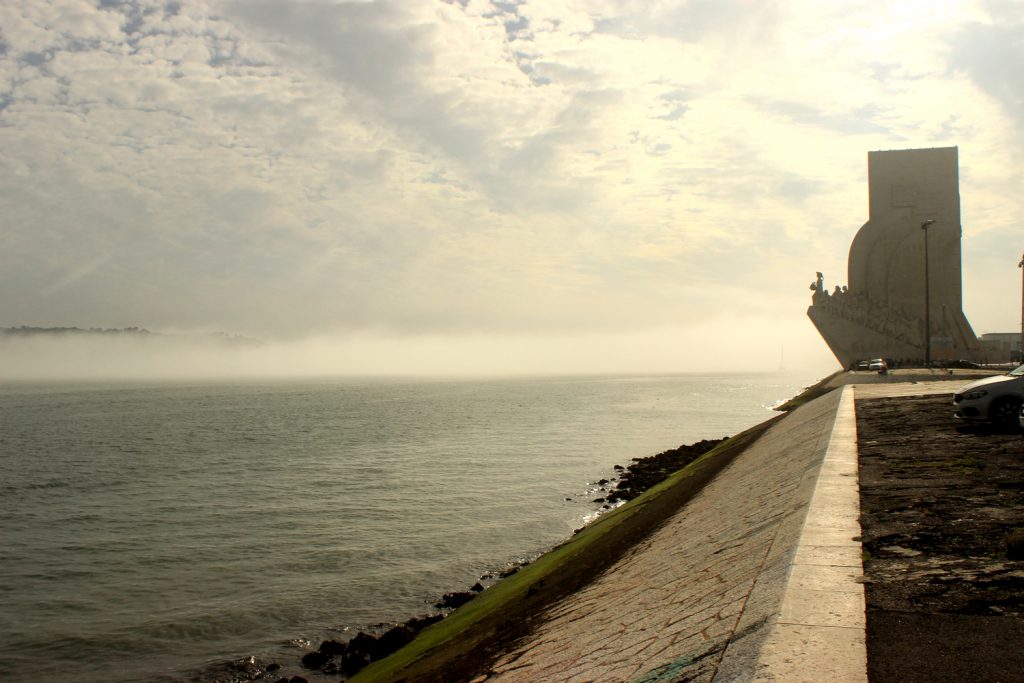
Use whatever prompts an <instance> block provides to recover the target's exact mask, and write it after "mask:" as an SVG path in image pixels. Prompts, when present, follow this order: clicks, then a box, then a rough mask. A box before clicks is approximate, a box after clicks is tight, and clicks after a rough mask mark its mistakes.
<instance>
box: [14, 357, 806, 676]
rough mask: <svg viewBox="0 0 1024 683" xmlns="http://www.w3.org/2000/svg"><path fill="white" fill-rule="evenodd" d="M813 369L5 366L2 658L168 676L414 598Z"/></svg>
mask: <svg viewBox="0 0 1024 683" xmlns="http://www.w3.org/2000/svg"><path fill="white" fill-rule="evenodd" d="M814 379H815V377H811V376H805V377H796V376H788V375H772V374H767V375H756V376H744V375H682V376H647V377H576V378H544V379H536V378H535V379H507V380H493V381H482V380H463V381H439V380H436V381H411V380H383V379H382V380H374V381H356V380H331V381H305V382H299V381H259V382H257V381H244V382H243V381H238V382H203V383H183V382H145V383H142V382H128V383H125V382H119V383H115V382H105V383H95V382H93V383H26V382H14V383H10V382H8V383H5V384H4V385H2V386H0V421H2V422H0V467H2V468H3V471H4V473H5V476H4V480H3V484H2V486H0V487H2V491H0V493H2V495H0V524H2V527H3V529H4V538H5V541H4V543H3V544H2V545H0V591H2V595H3V603H4V605H5V608H4V610H2V612H0V643H2V645H0V676H3V677H4V678H7V677H10V678H11V680H24V679H29V680H51V679H61V678H64V677H67V676H69V675H72V674H73V676H74V678H75V679H76V680H95V681H100V680H102V681H116V680H120V681H151V680H183V679H186V678H188V676H189V674H188V672H190V671H192V672H194V671H203V670H204V669H205V668H206V667H209V666H210V665H212V664H214V663H216V662H221V661H224V660H228V659H232V658H239V657H243V656H248V655H250V654H253V655H257V656H261V657H265V658H282V661H284V660H285V659H288V658H290V659H291V660H294V659H295V658H297V657H298V656H299V655H300V654H301V650H300V649H299V648H297V647H296V646H295V645H294V643H293V641H295V640H296V639H309V640H311V641H314V642H319V640H318V639H320V638H324V637H346V636H345V632H344V629H346V628H359V627H362V626H365V625H367V624H371V623H376V622H380V621H400V620H404V619H405V618H408V617H410V616H413V615H416V614H422V613H425V612H427V611H429V610H430V604H431V603H432V602H433V601H434V600H435V599H437V598H438V597H439V596H440V595H441V594H442V593H443V592H446V591H451V590H463V589H465V588H466V587H468V586H469V585H471V584H472V583H473V582H474V581H476V579H477V578H478V577H479V576H481V575H482V574H483V573H485V572H487V571H493V570H498V569H501V568H502V567H504V566H505V565H506V563H508V562H509V561H512V560H515V559H518V558H523V557H530V556H533V555H535V554H536V553H539V552H542V551H543V550H545V549H547V548H549V547H551V546H552V545H554V544H556V543H558V542H559V541H561V540H563V539H564V538H566V537H567V536H568V535H569V534H570V533H571V531H572V529H574V528H576V527H578V526H579V525H580V524H581V523H583V522H584V520H585V519H587V518H588V517H589V516H591V515H593V514H594V512H595V510H596V509H597V505H595V504H593V503H591V502H590V501H591V500H592V499H593V498H594V497H595V493H596V490H595V487H594V486H593V485H592V484H591V482H594V481H597V480H598V479H600V478H601V477H605V476H609V475H611V474H612V466H613V465H615V464H628V461H629V459H630V458H632V457H641V456H646V455H650V454H653V453H655V452H658V451H661V450H664V449H667V448H671V447H674V446H677V445H679V444H681V443H684V442H692V441H695V440H698V439H700V438H713V437H720V436H725V435H727V434H731V433H735V432H736V431H738V430H740V429H742V428H745V427H748V426H750V425H752V424H755V423H757V422H759V421H761V420H763V419H766V418H768V417H770V416H771V415H772V413H771V412H770V410H769V407H770V406H771V405H772V404H773V403H774V402H776V401H778V400H780V399H784V398H787V397H788V396H790V395H792V394H794V393H795V392H796V391H797V390H799V388H800V387H801V386H802V385H804V384H807V383H809V382H810V381H813V380H814ZM567 498H568V499H569V500H566V499H567ZM349 635H351V634H349Z"/></svg>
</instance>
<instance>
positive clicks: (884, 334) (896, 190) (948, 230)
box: [807, 147, 980, 367]
mask: <svg viewBox="0 0 1024 683" xmlns="http://www.w3.org/2000/svg"><path fill="white" fill-rule="evenodd" d="M868 198H869V199H868V204H869V207H868V221H867V223H865V224H864V225H863V226H862V227H861V229H860V230H859V231H858V232H857V234H856V236H855V237H854V238H853V243H852V244H851V245H850V257H849V261H848V264H847V278H848V284H847V285H846V286H843V287H840V286H836V287H835V289H834V290H833V292H831V293H830V292H829V291H828V288H827V287H826V285H825V280H824V276H823V275H822V273H818V274H817V279H816V280H815V282H813V283H811V290H812V291H813V295H812V299H811V306H810V308H808V309H807V315H808V317H810V319H811V322H813V323H814V326H815V327H816V328H818V332H820V333H821V336H822V337H823V338H824V339H825V343H827V344H828V346H829V348H830V349H831V350H832V353H833V354H835V356H836V358H838V359H839V362H840V363H842V365H843V367H849V366H850V365H851V364H853V363H856V362H857V361H858V360H865V359H869V358H889V359H899V360H904V361H911V362H913V361H923V360H925V359H926V358H928V359H930V360H950V359H959V358H964V359H973V358H976V357H977V356H978V354H979V353H980V345H979V342H978V339H977V337H976V336H975V334H974V330H973V329H971V324H970V323H969V322H968V321H967V317H966V316H965V315H964V312H963V301H962V294H961V291H962V287H961V275H960V272H961V271H960V235H961V226H960V190H959V167H958V159H957V148H956V147H940V148H934V149H907V150H891V151H880V152H868ZM926 288H927V289H926Z"/></svg>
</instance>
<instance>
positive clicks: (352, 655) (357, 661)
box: [341, 648, 370, 676]
mask: <svg viewBox="0 0 1024 683" xmlns="http://www.w3.org/2000/svg"><path fill="white" fill-rule="evenodd" d="M369 664H370V658H369V657H367V656H366V655H365V654H363V653H361V652H353V651H352V650H351V648H350V649H349V651H348V652H346V653H345V654H344V655H342V656H341V673H343V674H344V675H345V676H352V675H353V674H355V673H357V672H359V671H361V670H362V669H363V668H365V667H366V666H368V665H369Z"/></svg>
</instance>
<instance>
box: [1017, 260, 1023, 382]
mask: <svg viewBox="0 0 1024 683" xmlns="http://www.w3.org/2000/svg"><path fill="white" fill-rule="evenodd" d="M1017 267H1018V268H1020V269H1021V271H1020V362H1021V363H1024V254H1021V255H1020V263H1018V264H1017Z"/></svg>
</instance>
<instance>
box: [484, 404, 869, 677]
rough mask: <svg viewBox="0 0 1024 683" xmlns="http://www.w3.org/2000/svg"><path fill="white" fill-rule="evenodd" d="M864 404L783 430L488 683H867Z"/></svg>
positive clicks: (548, 623)
mask: <svg viewBox="0 0 1024 683" xmlns="http://www.w3.org/2000/svg"><path fill="white" fill-rule="evenodd" d="M850 392H852V389H850V388H847V389H845V390H843V391H834V392H832V393H830V394H828V395H826V396H823V397H821V398H819V399H816V400H814V401H812V402H810V403H808V404H807V405H805V406H803V407H801V408H799V409H798V410H796V411H794V412H793V413H792V414H790V415H789V416H787V418H786V419H785V420H782V421H781V422H779V423H777V424H775V425H773V426H772V427H771V428H769V429H768V431H767V432H765V433H764V434H763V435H762V436H761V437H760V438H759V439H758V440H757V441H756V442H755V443H754V444H753V445H752V446H750V447H749V448H748V449H747V450H746V451H745V452H744V453H742V454H740V455H739V456H738V457H737V458H736V459H735V461H733V462H732V463H731V464H730V465H729V466H728V467H727V468H726V469H725V470H724V471H722V472H721V473H720V474H719V475H718V476H717V477H716V478H715V479H714V480H712V481H711V482H710V483H708V484H707V485H706V486H705V487H704V488H703V489H702V490H701V491H700V493H698V494H697V496H696V497H695V498H694V499H693V500H691V501H690V502H689V503H688V504H687V505H685V506H684V507H683V508H682V509H680V510H679V511H678V512H677V513H675V514H674V515H673V516H672V517H671V518H670V519H669V520H668V521H667V522H666V523H665V524H664V525H663V526H661V527H660V528H659V529H657V530H656V531H655V532H654V533H652V534H651V535H650V536H648V537H647V538H646V539H644V540H643V541H641V542H640V543H638V544H637V545H636V546H635V547H634V548H633V549H632V550H631V551H630V552H628V553H627V554H626V555H625V556H623V557H622V558H620V559H619V560H618V561H617V562H616V563H615V564H614V565H613V566H612V567H611V568H610V569H608V570H607V571H605V572H604V573H603V574H602V575H601V576H599V577H598V578H597V579H596V580H595V581H593V582H591V583H590V584H589V585H587V586H586V587H584V588H583V589H582V590H580V591H577V592H576V593H573V594H572V595H569V596H567V597H566V598H564V599H563V600H560V601H559V602H557V603H556V604H553V605H551V606H549V607H548V609H547V610H546V611H545V612H544V613H543V614H542V615H540V616H539V617H538V618H537V619H536V620H535V626H534V628H533V630H532V633H531V634H530V636H528V637H527V638H525V639H523V640H521V641H519V642H518V643H517V644H516V646H515V647H514V648H512V649H511V650H509V651H508V652H506V653H505V654H504V655H503V656H502V657H500V658H499V659H498V660H497V661H496V662H495V663H494V664H493V666H492V667H491V669H490V671H489V672H487V673H484V674H481V675H480V676H478V677H477V678H476V679H475V680H476V681H481V682H482V681H593V680H602V681H678V680H687V681H712V680H714V681H741V680H755V679H759V680H772V679H775V680H786V681H793V680H816V681H820V680H843V681H856V680H866V675H865V657H864V629H863V624H864V607H863V590H862V589H861V588H862V587H861V585H860V584H859V583H857V579H859V577H860V573H861V569H860V546H859V543H857V542H856V541H854V540H853V539H854V537H855V536H857V534H858V533H859V531H858V529H859V527H856V526H855V525H856V519H857V511H856V504H857V488H856V487H857V478H856V474H857V466H856V445H855V444H856V441H855V435H852V434H850V433H849V428H850V425H852V415H853V412H852V411H853V405H852V402H853V401H852V394H851V393H850ZM844 411H848V413H849V416H848V420H847V421H846V423H845V425H844V422H843V420H842V419H840V420H839V424H840V425H841V426H842V428H843V429H846V430H847V431H846V432H844V433H839V432H837V433H836V439H833V431H834V430H833V428H834V426H836V424H837V414H839V416H840V418H842V415H841V413H842V412H844ZM844 444H849V445H850V446H852V451H850V450H849V449H847V450H846V451H843V449H842V446H843V445H844ZM830 446H833V448H832V449H831V455H830ZM828 455H830V457H828V458H827V457H826V456H828ZM823 463H824V464H823ZM851 486H852V488H850V487H851ZM816 491H817V493H818V495H817V496H815V492H816ZM812 500H815V501H817V503H816V504H812ZM836 501H839V507H838V508H837V507H835V506H834V505H833V503H834V502H836ZM851 505H852V506H853V507H852V508H851V507H850V506H851ZM809 510H811V515H810V517H809V515H808V511H809ZM805 522H806V530H805ZM851 522H852V523H853V525H854V526H853V527H851V526H850V523H851ZM808 533H810V534H811V536H810V538H808V537H807V534H808ZM802 536H803V537H804V538H805V540H804V542H803V544H801V538H802ZM858 619H859V621H858ZM851 620H852V621H851ZM822 654H825V655H826V656H824V657H821V656H819V655H822Z"/></svg>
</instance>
